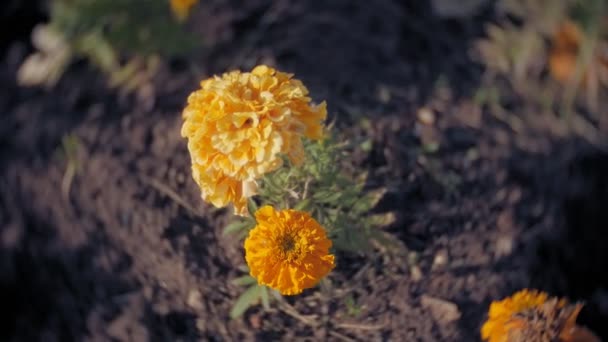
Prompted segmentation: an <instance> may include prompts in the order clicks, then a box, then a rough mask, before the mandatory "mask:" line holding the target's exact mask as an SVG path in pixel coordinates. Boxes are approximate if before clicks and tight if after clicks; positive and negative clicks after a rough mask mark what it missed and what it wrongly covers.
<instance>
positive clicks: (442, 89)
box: [0, 0, 608, 341]
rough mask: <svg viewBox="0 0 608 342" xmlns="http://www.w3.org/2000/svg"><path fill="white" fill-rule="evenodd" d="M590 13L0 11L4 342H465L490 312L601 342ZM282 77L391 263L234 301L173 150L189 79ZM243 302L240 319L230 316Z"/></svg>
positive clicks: (207, 214)
mask: <svg viewBox="0 0 608 342" xmlns="http://www.w3.org/2000/svg"><path fill="white" fill-rule="evenodd" d="M607 10H608V3H607V2H606V1H604V0H563V1H560V0H466V1H465V0H458V1H457V0H431V1H414V0H412V1H407V0H402V1H398V0H378V1H366V2H364V1H351V0H332V1H325V2H324V1H294V0H273V1H271V0H240V1H239V0H214V1H207V0H200V1H197V0H37V1H34V0H32V1H20V0H5V3H4V4H3V6H2V9H0V25H2V26H3V27H2V29H1V30H0V84H2V91H1V92H0V118H1V119H0V298H1V300H0V302H1V303H2V304H3V308H4V309H5V310H7V317H8V318H7V319H5V320H3V321H2V323H0V325H1V328H0V339H2V340H6V341H38V340H41V341H72V340H78V341H79V340H93V341H109V340H115V341H147V340H151V341H196V340H210V341H232V340H256V339H257V340H263V341H266V340H294V339H303V340H306V339H308V340H339V341H359V340H361V341H363V340H365V341H376V340H395V341H399V340H408V341H411V340H417V341H477V340H479V339H480V336H479V328H480V326H481V324H482V323H483V322H484V320H485V317H486V316H485V315H486V313H487V308H488V305H489V303H490V302H491V301H492V300H497V299H500V298H503V297H505V296H507V295H510V294H511V293H513V292H515V291H517V290H519V289H521V288H524V287H532V288H537V289H540V290H543V291H547V292H549V293H550V294H551V295H556V296H565V297H568V298H569V299H571V300H573V301H584V302H585V303H586V305H585V307H584V309H583V311H582V312H581V315H580V316H579V320H578V322H579V324H581V325H585V326H587V327H589V328H590V329H591V330H593V331H595V332H596V333H597V334H598V335H599V336H600V337H602V338H603V339H604V340H606V339H608V330H607V326H606V324H605V322H608V272H606V270H608V249H606V248H605V246H606V245H607V244H608V227H607V222H608V210H606V209H607V208H606V205H607V203H608V151H607V149H606V147H607V145H606V138H607V136H608V112H607V111H608V110H607V109H606V108H608V106H607V100H608V98H607V97H606V90H607V89H606V86H607V85H608V16H607V14H608V12H607ZM258 64H268V65H271V66H274V67H276V68H278V69H279V70H282V71H287V72H290V73H294V74H295V77H296V78H298V79H301V80H302V81H303V82H304V84H305V85H307V87H308V88H309V90H310V93H311V97H312V98H313V100H314V101H315V102H320V101H322V100H326V101H327V103H328V112H329V115H330V121H332V122H335V127H336V128H335V130H336V132H337V134H338V135H339V137H340V139H341V140H343V141H345V143H346V144H347V146H348V151H349V154H348V157H347V159H346V160H344V161H343V162H344V163H346V164H348V165H351V166H352V167H354V168H355V169H356V170H360V172H361V173H368V175H369V177H368V180H367V184H366V187H367V188H370V189H373V188H378V187H386V188H387V190H388V191H387V192H386V194H385V197H384V198H383V199H382V200H381V201H380V202H379V204H378V206H377V208H375V209H374V210H375V211H376V212H389V213H392V214H394V215H395V216H396V220H395V222H394V223H391V224H390V225H387V226H385V227H382V228H381V229H382V230H383V232H384V233H386V234H387V235H389V236H391V238H392V239H393V240H394V241H396V243H397V245H398V247H397V248H382V246H380V247H379V248H378V250H377V251H376V252H375V253H372V254H365V255H364V254H357V253H343V254H340V255H338V259H337V264H338V266H337V268H336V270H335V271H334V272H333V273H332V274H331V276H330V285H328V286H326V287H324V288H323V289H322V290H311V291H306V292H304V294H303V295H301V296H298V297H296V298H285V299H282V300H281V301H280V302H279V303H278V304H277V305H276V306H272V307H271V308H270V309H264V308H262V307H261V306H259V305H251V307H250V308H249V309H248V310H247V311H246V312H245V313H244V314H243V315H242V316H240V317H238V318H236V319H232V318H231V317H230V316H229V312H230V310H231V308H232V307H233V305H234V303H235V301H236V299H237V298H239V296H240V294H241V293H242V292H243V288H242V286H239V284H238V283H234V282H233V280H234V279H236V278H238V277H239V276H241V275H242V274H243V272H242V271H240V270H239V267H241V266H243V265H244V264H245V262H244V260H243V251H242V247H241V243H240V241H238V240H237V239H236V238H234V237H231V236H226V235H224V234H222V229H223V227H224V226H225V225H226V223H227V222H228V220H229V219H230V216H231V213H230V211H229V210H216V209H213V208H211V207H209V206H207V205H206V204H204V203H203V202H202V200H201V199H200V196H199V190H198V188H197V187H196V185H195V183H194V182H193V181H192V179H191V176H190V159H189V156H188V153H187V149H186V144H185V141H184V139H182V138H181V137H180V127H181V123H182V121H181V120H182V119H181V111H182V109H183V107H184V106H185V103H186V100H187V96H188V95H189V94H190V93H191V92H192V91H194V90H196V89H197V88H198V87H199V82H200V81H201V80H202V79H205V78H207V77H210V76H212V75H216V74H221V73H223V72H226V71H230V70H235V69H239V70H243V71H249V70H251V69H252V68H253V67H254V66H255V65H258ZM251 304H256V303H251Z"/></svg>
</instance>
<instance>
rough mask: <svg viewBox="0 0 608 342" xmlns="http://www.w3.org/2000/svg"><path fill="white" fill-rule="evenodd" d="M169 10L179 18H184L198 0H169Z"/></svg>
mask: <svg viewBox="0 0 608 342" xmlns="http://www.w3.org/2000/svg"><path fill="white" fill-rule="evenodd" d="M170 1H171V10H172V11H173V14H174V15H175V16H176V17H177V19H179V20H185V19H186V18H187V17H188V14H190V10H191V9H192V7H193V6H194V5H196V4H197V3H198V0H170Z"/></svg>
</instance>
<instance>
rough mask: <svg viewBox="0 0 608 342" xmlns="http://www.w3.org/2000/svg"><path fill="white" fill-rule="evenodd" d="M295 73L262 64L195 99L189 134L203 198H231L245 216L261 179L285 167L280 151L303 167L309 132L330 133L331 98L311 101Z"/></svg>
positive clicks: (205, 85)
mask: <svg viewBox="0 0 608 342" xmlns="http://www.w3.org/2000/svg"><path fill="white" fill-rule="evenodd" d="M292 76H293V75H291V74H286V73H283V72H279V71H277V70H275V69H273V68H270V67H267V66H265V65H261V66H258V67H256V68H254V69H253V70H252V71H251V72H240V71H232V72H229V73H225V74H223V75H222V76H221V77H218V76H215V77H213V78H210V79H207V80H204V81H202V82H201V89H199V90H197V91H195V92H194V93H192V94H191V95H190V96H189V98H188V105H187V107H186V108H185V109H184V112H183V117H184V124H183V126H182V136H184V137H186V138H188V150H189V151H190V156H191V159H192V170H193V172H192V173H193V176H194V180H195V181H196V182H197V183H198V185H199V186H200V188H201V190H202V197H203V199H204V200H206V201H209V202H211V203H213V204H214V205H215V206H217V207H223V206H225V205H227V204H228V203H230V202H232V203H234V205H235V212H236V213H237V214H239V215H246V214H247V208H246V205H245V204H246V201H247V197H250V196H252V195H253V194H255V191H256V189H257V184H256V182H255V181H256V180H257V179H259V178H260V177H261V176H262V175H264V174H265V173H268V172H271V171H274V170H276V169H277V168H278V167H280V166H281V165H282V159H281V157H280V154H285V155H287V157H288V158H289V159H290V160H291V162H292V163H294V164H295V165H299V164H301V163H302V162H303V159H304V148H303V145H302V140H301V139H302V137H308V138H310V139H320V138H321V137H322V136H323V125H322V123H323V121H324V120H325V118H326V116H327V109H326V105H325V102H323V103H321V104H320V105H312V104H311V103H310V102H311V99H310V97H308V90H307V89H306V87H305V86H304V85H303V84H302V82H300V81H299V80H297V79H293V78H292Z"/></svg>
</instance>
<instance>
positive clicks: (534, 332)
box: [481, 289, 592, 342]
mask: <svg viewBox="0 0 608 342" xmlns="http://www.w3.org/2000/svg"><path fill="white" fill-rule="evenodd" d="M581 308H582V305H581V304H575V305H569V304H568V303H567V302H566V300H564V299H558V298H549V297H548V295H547V294H546V293H544V292H539V291H536V290H527V289H524V290H521V291H519V292H517V293H515V294H514V295H513V296H511V297H509V298H505V299H503V300H501V301H497V302H492V304H491V305H490V311H489V314H488V316H489V317H488V320H487V321H486V322H485V323H484V325H483V326H482V328H481V337H482V338H483V339H484V340H486V341H489V342H519V341H522V342H523V341H563V342H566V341H574V340H573V339H572V338H573V336H575V335H577V336H581V333H583V332H586V331H584V330H581V329H579V327H577V326H576V317H577V316H578V313H579V312H580V310H581ZM589 341H590V342H591V341H592V340H589Z"/></svg>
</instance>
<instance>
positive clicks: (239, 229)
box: [223, 219, 255, 235]
mask: <svg viewBox="0 0 608 342" xmlns="http://www.w3.org/2000/svg"><path fill="white" fill-rule="evenodd" d="M254 226H255V221H254V220H253V219H244V220H240V221H235V222H232V223H230V224H229V225H227V226H226V228H224V232H223V234H224V235H229V234H236V233H244V232H247V231H248V230H249V229H251V228H253V227H254Z"/></svg>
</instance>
